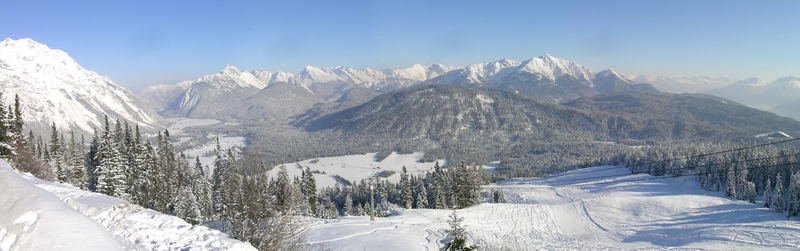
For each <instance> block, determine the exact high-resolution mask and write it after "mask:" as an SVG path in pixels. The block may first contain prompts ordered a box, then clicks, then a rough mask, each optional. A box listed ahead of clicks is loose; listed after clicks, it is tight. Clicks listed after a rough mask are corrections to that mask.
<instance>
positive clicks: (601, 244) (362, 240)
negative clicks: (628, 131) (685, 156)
mask: <svg viewBox="0 0 800 251" xmlns="http://www.w3.org/2000/svg"><path fill="white" fill-rule="evenodd" d="M626 173H628V171H627V169H625V168H615V167H608V166H605V167H593V168H587V169H581V170H576V171H571V172H567V173H563V174H559V175H554V176H551V177H547V178H527V179H515V180H509V181H505V182H501V183H497V184H492V185H489V186H486V187H485V189H486V190H488V189H497V190H500V191H502V192H503V193H504V194H505V197H506V199H507V200H508V203H501V204H488V203H485V204H481V205H478V206H475V207H471V208H467V209H460V210H457V212H458V214H459V216H461V217H464V218H465V220H464V222H463V224H464V225H465V227H466V229H467V231H468V235H469V237H470V239H471V240H472V242H474V243H477V244H479V245H480V246H481V247H483V248H484V249H485V250H609V249H624V250H654V249H655V250H661V249H678V250H698V249H701V250H702V249H707V250H754V249H784V250H797V249H798V248H800V222H798V221H796V220H790V221H787V220H786V218H785V216H784V215H782V214H779V213H776V212H773V211H770V210H768V209H766V208H761V207H759V206H757V205H754V204H750V203H747V202H743V201H737V200H731V199H728V198H725V197H723V196H722V194H721V193H718V192H708V191H705V190H703V189H701V188H700V187H699V186H698V185H697V184H696V182H695V181H694V179H693V178H692V177H682V178H672V179H657V180H649V181H642V180H640V179H643V178H649V177H650V176H647V175H644V174H638V175H625V174H626ZM609 175H622V176H621V177H615V178H602V177H601V176H609ZM575 179H582V180H580V181H577V180H575ZM570 180H572V181H570ZM607 181H620V182H619V183H608V184H597V183H599V182H607ZM578 183H581V184H583V186H564V185H576V184H578ZM592 183H594V184H592ZM449 213H450V212H449V211H448V210H433V209H421V210H420V209H412V210H404V209H400V210H397V212H396V214H395V215H394V216H391V217H387V218H378V219H377V221H376V222H374V223H371V222H369V221H368V217H361V216H359V217H345V218H343V219H339V220H329V221H318V222H316V223H315V224H313V225H312V227H311V228H310V229H309V230H308V231H307V232H306V237H307V241H308V244H309V245H310V246H313V247H322V248H329V249H332V250H435V249H437V248H438V247H440V246H441V244H440V243H439V242H440V240H441V239H442V238H443V237H444V230H445V229H446V228H447V217H448V215H449Z"/></svg>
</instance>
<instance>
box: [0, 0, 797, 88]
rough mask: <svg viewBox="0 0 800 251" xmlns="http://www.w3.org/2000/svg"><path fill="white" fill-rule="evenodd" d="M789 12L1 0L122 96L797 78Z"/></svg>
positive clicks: (597, 5)
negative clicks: (310, 81)
mask: <svg viewBox="0 0 800 251" xmlns="http://www.w3.org/2000/svg"><path fill="white" fill-rule="evenodd" d="M798 13H800V1H694V0H690V1H680V0H672V1H621V0H620V1H467V0H461V1H446V0H441V1H392V0H377V1H302V0H299V1H288V0H287V1H280V2H277V1H276V2H273V1H152V2H151V1H80V0H75V1H36V0H12V1H4V3H3V4H2V8H0V39H2V38H5V37H10V38H12V39H19V38H31V39H33V40H36V41H38V42H41V43H44V44H46V45H48V46H50V47H51V48H56V49H61V50H64V51H66V52H67V53H69V54H70V55H71V56H72V57H73V58H75V60H76V61H78V63H80V64H81V65H82V66H83V67H84V68H87V69H90V70H93V71H96V72H99V73H100V74H102V75H106V76H109V77H111V78H112V79H114V80H115V81H116V82H117V83H119V84H120V85H122V86H125V87H127V88H130V89H133V90H141V89H142V88H143V87H145V86H149V85H155V84H171V83H175V82H178V81H181V80H189V79H194V78H197V77H199V76H201V75H204V74H211V73H215V72H218V71H220V70H221V69H223V68H224V67H225V65H234V66H236V67H238V68H240V69H243V70H271V71H288V72H295V73H296V72H299V71H301V70H302V68H303V67H304V66H306V65H314V66H322V67H330V66H337V65H340V66H347V67H370V68H376V69H384V68H399V67H408V66H410V65H412V64H417V63H419V64H431V63H441V64H446V65H468V64H473V63H480V62H485V61H492V60H497V59H502V58H510V59H515V60H525V59H529V58H533V57H537V56H541V55H543V54H544V53H548V54H551V55H553V56H556V57H560V58H564V59H568V60H571V61H574V62H576V63H579V64H583V65H585V66H587V67H589V68H590V69H593V70H596V71H599V70H603V69H606V68H613V69H614V70H617V71H621V72H626V73H639V74H649V75H661V76H697V75H704V76H715V77H732V78H744V77H750V76H756V77H761V78H763V79H767V80H771V79H775V78H778V77H782V76H788V75H794V76H798V75H800V63H798V61H797V59H800V46H799V45H800V16H798Z"/></svg>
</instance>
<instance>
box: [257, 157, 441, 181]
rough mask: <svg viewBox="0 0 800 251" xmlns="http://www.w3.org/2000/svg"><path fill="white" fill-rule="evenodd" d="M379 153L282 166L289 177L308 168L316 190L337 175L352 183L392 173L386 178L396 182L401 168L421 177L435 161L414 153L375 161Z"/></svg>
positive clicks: (298, 174) (271, 174)
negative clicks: (427, 160) (423, 160)
mask: <svg viewBox="0 0 800 251" xmlns="http://www.w3.org/2000/svg"><path fill="white" fill-rule="evenodd" d="M377 155H378V153H367V154H356V155H345V156H336V157H323V158H314V159H308V160H303V161H300V162H297V163H284V164H281V165H283V166H285V167H286V170H287V171H288V172H289V177H293V176H300V174H301V171H302V170H305V169H306V167H308V168H309V169H310V170H311V171H312V172H314V171H317V172H318V173H317V172H315V173H314V178H316V180H317V188H323V187H333V186H334V185H336V183H337V181H336V179H334V176H335V175H338V176H340V177H342V178H344V179H346V180H349V181H351V182H359V181H361V180H362V179H368V178H370V177H373V176H375V175H376V174H378V173H380V172H384V171H387V172H394V174H393V175H390V176H388V178H387V179H388V180H389V181H391V182H398V181H399V180H400V174H401V173H402V170H403V166H405V167H406V170H407V171H408V173H409V174H420V173H425V172H426V171H429V170H432V169H433V165H434V163H435V162H424V163H422V162H420V161H419V160H420V159H422V156H424V155H425V154H424V153H421V152H416V153H410V154H399V153H392V154H390V155H389V156H388V157H386V158H385V159H383V160H382V161H378V160H377V158H376V156H377ZM438 161H439V165H440V166H441V165H444V164H445V160H438ZM281 165H277V166H275V168H273V169H272V170H271V171H270V176H271V177H274V176H275V175H277V173H278V170H280V168H279V167H280V166H281Z"/></svg>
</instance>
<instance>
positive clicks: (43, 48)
mask: <svg viewBox="0 0 800 251" xmlns="http://www.w3.org/2000/svg"><path fill="white" fill-rule="evenodd" d="M0 90H2V92H3V93H4V94H5V95H4V97H3V98H4V101H5V102H6V104H8V103H9V102H11V101H12V99H13V95H14V94H18V95H20V99H21V100H23V101H24V102H23V104H22V105H23V113H24V118H23V119H24V120H25V121H26V122H28V123H30V126H31V127H32V128H35V129H41V128H44V127H42V126H47V125H49V123H51V122H54V123H55V124H56V126H57V127H58V128H60V129H63V130H69V129H79V130H82V131H84V132H91V131H93V130H94V128H95V127H99V126H101V124H100V119H102V117H103V115H108V116H109V117H112V118H119V119H124V120H127V121H131V122H134V123H137V124H140V125H141V126H143V127H145V128H153V127H154V126H156V124H155V123H156V121H155V120H156V119H155V118H154V117H152V116H151V115H149V114H148V113H147V112H145V111H144V110H143V109H142V108H141V106H140V105H139V104H138V102H139V101H138V99H136V98H135V97H134V96H133V94H132V93H130V92H128V91H127V90H125V89H124V88H122V87H120V86H118V85H117V84H116V83H114V82H113V81H112V80H111V79H109V78H107V77H104V76H101V75H100V74H97V73H95V72H93V71H89V70H86V69H84V68H83V67H81V66H80V65H79V64H78V63H77V62H75V60H74V59H72V57H70V56H69V55H68V54H67V53H66V52H64V51H61V50H56V49H50V48H49V47H48V46H47V45H44V44H41V43H38V42H36V41H34V40H32V39H19V40H13V39H4V40H3V41H2V42H0Z"/></svg>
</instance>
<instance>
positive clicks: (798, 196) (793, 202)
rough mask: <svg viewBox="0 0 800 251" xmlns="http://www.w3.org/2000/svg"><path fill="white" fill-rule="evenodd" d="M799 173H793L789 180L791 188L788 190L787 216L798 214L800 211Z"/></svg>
mask: <svg viewBox="0 0 800 251" xmlns="http://www.w3.org/2000/svg"><path fill="white" fill-rule="evenodd" d="M798 178H800V177H798V173H795V174H794V175H792V177H791V180H790V181H789V189H788V190H787V191H786V216H787V217H791V216H796V215H798V213H800V206H798V203H800V179H798Z"/></svg>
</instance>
